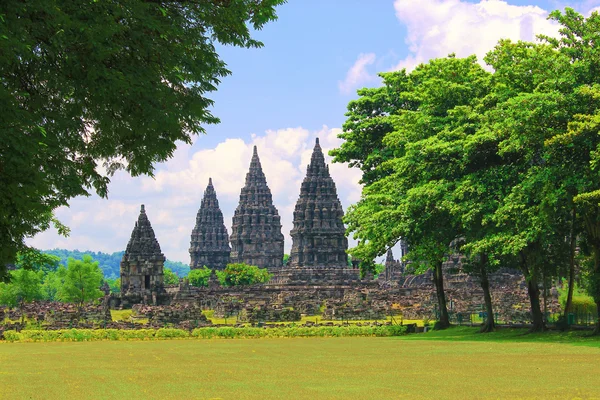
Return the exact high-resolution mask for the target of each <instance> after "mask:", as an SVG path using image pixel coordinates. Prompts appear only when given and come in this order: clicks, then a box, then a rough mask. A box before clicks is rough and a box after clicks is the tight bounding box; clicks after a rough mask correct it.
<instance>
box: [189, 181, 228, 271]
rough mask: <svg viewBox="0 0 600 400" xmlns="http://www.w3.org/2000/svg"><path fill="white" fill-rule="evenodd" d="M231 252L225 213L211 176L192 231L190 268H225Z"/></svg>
mask: <svg viewBox="0 0 600 400" xmlns="http://www.w3.org/2000/svg"><path fill="white" fill-rule="evenodd" d="M230 253H231V248H230V247H229V235H228V234H227V228H226V227H225V223H224V222H223V213H222V212H221V209H220V208H219V201H218V200H217V193H216V192H215V188H214V187H213V184H212V179H211V178H209V179H208V186H207V187H206V190H205V191H204V197H203V198H202V202H201V204H200V209H199V210H198V214H197V215H196V226H195V227H194V230H193V231H192V238H191V243H190V258H191V262H190V269H197V268H203V267H204V266H206V267H208V268H210V269H218V270H222V269H225V266H226V265H227V264H228V263H229V256H230Z"/></svg>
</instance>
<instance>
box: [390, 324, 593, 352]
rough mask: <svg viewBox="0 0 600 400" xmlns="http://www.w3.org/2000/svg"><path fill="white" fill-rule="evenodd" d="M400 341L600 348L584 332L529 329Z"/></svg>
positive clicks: (455, 330)
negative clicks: (555, 344)
mask: <svg viewBox="0 0 600 400" xmlns="http://www.w3.org/2000/svg"><path fill="white" fill-rule="evenodd" d="M398 339H399V340H438V341H453V342H457V341H469V342H511V343H565V344H573V345H581V346H591V347H598V348H600V336H592V335H591V332H582V331H569V332H557V331H547V332H541V333H527V329H513V328H500V329H498V330H497V331H495V332H491V333H479V327H467V326H454V327H451V328H449V329H445V330H442V331H430V332H427V333H416V334H409V335H406V336H402V337H399V338H398Z"/></svg>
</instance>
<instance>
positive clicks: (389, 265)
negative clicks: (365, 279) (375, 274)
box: [378, 249, 404, 281]
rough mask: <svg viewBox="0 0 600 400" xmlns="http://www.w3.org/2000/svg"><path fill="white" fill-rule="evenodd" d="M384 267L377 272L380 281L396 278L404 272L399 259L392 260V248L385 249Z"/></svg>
mask: <svg viewBox="0 0 600 400" xmlns="http://www.w3.org/2000/svg"><path fill="white" fill-rule="evenodd" d="M384 265H385V269H384V270H383V272H382V273H381V274H379V278H378V279H379V280H380V281H392V280H398V279H399V277H401V276H402V274H403V273H404V264H402V262H401V261H399V260H394V253H393V252H392V249H389V250H388V251H387V254H386V255H385V264H384Z"/></svg>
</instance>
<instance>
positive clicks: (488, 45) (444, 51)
mask: <svg viewBox="0 0 600 400" xmlns="http://www.w3.org/2000/svg"><path fill="white" fill-rule="evenodd" d="M394 8H395V10H396V17H397V18H398V19H399V20H400V22H402V23H403V24H404V25H406V27H407V31H408V34H407V37H406V43H407V45H408V46H409V50H410V54H409V55H408V56H407V57H406V58H405V59H403V60H401V61H400V62H399V63H398V64H397V65H396V66H395V67H394V68H392V70H399V69H402V68H407V69H408V70H411V69H413V68H414V67H415V66H417V65H418V64H420V63H423V62H427V61H428V60H430V59H432V58H438V57H445V56H447V55H448V54H450V53H456V55H457V57H466V56H469V55H472V54H476V55H477V58H478V59H479V60H480V62H482V61H481V60H482V59H483V57H484V56H485V54H486V53H487V52H489V51H490V50H492V49H493V48H494V46H495V45H496V44H497V42H498V40H499V39H501V38H508V39H512V40H515V41H516V40H524V41H533V40H535V35H539V34H545V35H549V36H556V35H557V34H558V27H557V24H556V23H555V22H554V21H548V20H547V17H548V11H546V10H544V9H542V8H540V7H537V6H516V5H510V4H508V3H507V2H506V1H501V0H481V1H480V2H479V3H469V2H466V1H462V0H419V1H414V0H396V1H395V2H394Z"/></svg>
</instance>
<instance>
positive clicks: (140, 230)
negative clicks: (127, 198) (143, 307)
mask: <svg viewBox="0 0 600 400" xmlns="http://www.w3.org/2000/svg"><path fill="white" fill-rule="evenodd" d="M164 263H165V256H164V254H163V253H162V252H161V250H160V245H159V244H158V240H156V237H155V236H154V230H153V229H152V226H151V225H150V221H149V220H148V216H146V210H145V209H144V205H143V204H142V207H141V210H140V215H139V217H138V220H137V222H136V223H135V227H134V228H133V232H131V239H129V243H128V244H127V249H126V250H125V254H123V259H122V260H121V298H122V299H123V301H124V302H130V303H146V304H150V303H152V304H157V297H160V296H161V295H162V294H163V293H164V284H163V267H164Z"/></svg>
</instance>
